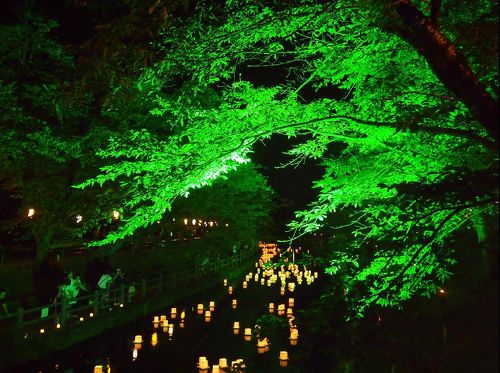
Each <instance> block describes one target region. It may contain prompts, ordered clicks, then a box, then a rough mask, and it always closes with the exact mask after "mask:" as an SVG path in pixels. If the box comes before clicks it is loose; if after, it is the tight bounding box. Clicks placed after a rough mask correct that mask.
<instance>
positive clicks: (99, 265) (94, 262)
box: [85, 257, 111, 290]
mask: <svg viewBox="0 0 500 373" xmlns="http://www.w3.org/2000/svg"><path fill="white" fill-rule="evenodd" d="M105 273H111V265H110V264H109V262H108V261H107V260H106V259H103V258H101V257H94V258H92V259H91V260H90V261H89V263H88V264H87V269H86V270H85V282H86V283H87V284H88V285H89V290H95V289H98V283H99V279H100V278H101V276H102V275H103V274H105Z"/></svg>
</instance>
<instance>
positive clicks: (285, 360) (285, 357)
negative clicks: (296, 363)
mask: <svg viewBox="0 0 500 373" xmlns="http://www.w3.org/2000/svg"><path fill="white" fill-rule="evenodd" d="M279 360H280V366H281V367H286V366H287V365H288V352H286V351H280V356H279Z"/></svg>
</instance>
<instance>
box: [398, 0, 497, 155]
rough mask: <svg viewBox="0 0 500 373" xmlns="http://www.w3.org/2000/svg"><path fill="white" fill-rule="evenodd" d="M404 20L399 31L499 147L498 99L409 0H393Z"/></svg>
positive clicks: (455, 49) (400, 16) (454, 47)
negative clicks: (487, 89)
mask: <svg viewBox="0 0 500 373" xmlns="http://www.w3.org/2000/svg"><path fill="white" fill-rule="evenodd" d="M390 4H391V5H392V7H393V8H394V9H395V10H396V12H397V14H398V16H399V19H400V20H401V22H402V26H403V27H402V29H398V30H397V32H398V33H399V34H400V36H401V37H402V38H403V39H404V40H406V41H407V42H408V43H410V44H411V45H412V46H413V47H415V49H416V50H417V51H418V52H419V53H420V54H422V56H424V58H425V59H426V60H427V62H428V63H429V66H430V67H431V69H432V71H433V72H434V74H436V76H437V77H438V79H439V80H441V82H442V83H443V84H444V85H445V86H446V87H447V88H448V89H449V90H450V91H451V92H453V94H454V95H455V96H456V97H457V98H458V99H459V100H460V101H462V102H463V103H464V104H465V105H466V106H467V107H468V108H469V110H470V111H471V112H472V114H473V115H475V116H476V118H477V120H478V121H479V122H480V123H481V124H482V125H483V127H484V128H485V129H486V131H487V132H488V134H489V135H490V136H491V137H492V138H493V139H494V140H495V143H496V144H497V146H498V119H499V116H498V101H497V100H495V99H494V98H493V97H492V96H491V95H490V94H489V93H488V92H487V91H486V89H485V87H484V86H483V84H482V83H481V82H480V81H479V80H478V79H477V77H476V75H475V74H474V73H473V72H472V70H471V68H470V67H469V65H468V63H467V60H466V58H465V57H464V56H463V54H462V53H460V51H458V50H457V48H456V46H455V45H454V44H453V43H451V42H450V41H449V40H448V39H447V38H446V36H445V35H443V34H442V33H441V32H440V31H439V30H438V28H437V26H436V25H434V24H433V23H432V21H431V20H430V19H428V18H426V17H425V16H424V15H423V14H422V12H421V11H420V10H418V9H417V8H416V7H415V6H414V5H413V4H412V2H411V1H410V0H397V1H394V0H393V1H391V3H390Z"/></svg>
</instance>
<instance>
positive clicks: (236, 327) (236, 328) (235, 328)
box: [219, 321, 240, 365]
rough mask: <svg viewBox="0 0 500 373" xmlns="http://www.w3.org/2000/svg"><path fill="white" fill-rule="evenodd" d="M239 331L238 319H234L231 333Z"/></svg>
mask: <svg viewBox="0 0 500 373" xmlns="http://www.w3.org/2000/svg"><path fill="white" fill-rule="evenodd" d="M239 332H240V323H239V322H238V321H235V322H234V324H233V333H234V334H238V333H239ZM219 365H220V364H219Z"/></svg>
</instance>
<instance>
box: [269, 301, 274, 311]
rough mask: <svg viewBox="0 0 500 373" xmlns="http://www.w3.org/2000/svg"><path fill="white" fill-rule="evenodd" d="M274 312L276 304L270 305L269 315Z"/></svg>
mask: <svg viewBox="0 0 500 373" xmlns="http://www.w3.org/2000/svg"><path fill="white" fill-rule="evenodd" d="M273 312H274V303H269V313H273Z"/></svg>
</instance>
